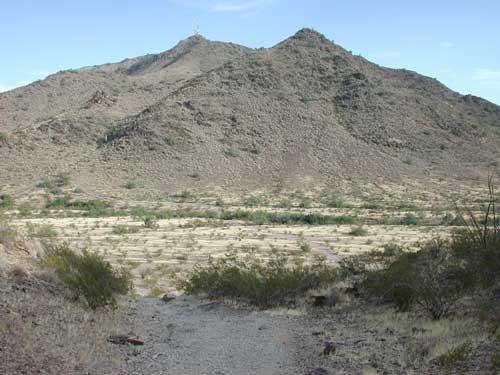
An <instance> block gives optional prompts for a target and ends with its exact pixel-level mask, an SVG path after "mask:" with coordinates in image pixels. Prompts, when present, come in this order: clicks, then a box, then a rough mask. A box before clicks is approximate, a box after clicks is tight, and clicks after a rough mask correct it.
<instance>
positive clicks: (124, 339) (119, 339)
mask: <svg viewBox="0 0 500 375" xmlns="http://www.w3.org/2000/svg"><path fill="white" fill-rule="evenodd" d="M108 342H110V343H112V344H116V345H127V344H132V345H136V346H138V345H144V341H141V340H137V339H133V338H131V337H129V336H126V335H115V336H109V337H108Z"/></svg>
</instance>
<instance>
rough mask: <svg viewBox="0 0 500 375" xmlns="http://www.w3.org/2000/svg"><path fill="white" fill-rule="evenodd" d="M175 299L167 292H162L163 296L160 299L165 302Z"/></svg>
mask: <svg viewBox="0 0 500 375" xmlns="http://www.w3.org/2000/svg"><path fill="white" fill-rule="evenodd" d="M173 299H175V297H170V296H169V295H168V294H164V295H163V297H161V300H162V301H163V302H165V303H167V302H170V301H172V300H173Z"/></svg>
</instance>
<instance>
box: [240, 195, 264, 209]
mask: <svg viewBox="0 0 500 375" xmlns="http://www.w3.org/2000/svg"><path fill="white" fill-rule="evenodd" d="M262 203H263V202H262V199H261V198H259V197H248V198H247V199H245V201H244V202H243V204H244V205H245V206H248V207H255V206H260V205H262Z"/></svg>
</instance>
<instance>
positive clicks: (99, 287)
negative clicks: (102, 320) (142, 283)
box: [44, 244, 132, 309]
mask: <svg viewBox="0 0 500 375" xmlns="http://www.w3.org/2000/svg"><path fill="white" fill-rule="evenodd" d="M44 263H45V264H46V265H47V266H49V267H51V268H54V269H55V271H56V274H57V276H58V277H59V279H60V280H61V281H62V283H63V284H64V285H65V286H66V287H68V288H69V289H70V290H71V291H72V292H73V293H74V294H75V297H78V298H80V297H83V298H84V299H85V301H86V303H87V304H88V306H89V307H90V308H91V309H97V308H99V307H102V306H106V305H111V306H115V305H116V298H115V297H116V295H117V294H127V293H128V292H129V290H130V289H131V288H132V278H131V275H130V274H129V272H128V271H126V270H124V269H120V270H117V269H114V268H113V267H112V266H111V264H110V263H109V262H107V261H105V260H104V258H103V257H102V256H101V255H99V254H97V253H92V252H89V251H86V250H84V251H83V252H82V254H77V253H76V252H74V251H73V250H71V249H70V248H69V247H68V246H67V245H66V244H63V245H54V246H53V247H52V248H50V249H48V251H47V252H46V254H45V257H44Z"/></svg>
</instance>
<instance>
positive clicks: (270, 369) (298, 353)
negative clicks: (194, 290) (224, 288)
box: [121, 296, 323, 375]
mask: <svg viewBox="0 0 500 375" xmlns="http://www.w3.org/2000/svg"><path fill="white" fill-rule="evenodd" d="M137 309H138V318H139V321H140V322H141V324H142V327H141V328H140V329H141V331H142V332H137V333H138V334H139V336H140V337H141V338H143V339H144V340H145V346H144V347H143V348H142V349H141V350H140V352H139V354H138V355H137V356H132V357H130V359H129V361H128V363H127V364H126V365H125V366H124V368H123V369H122V372H121V373H122V374H169V375H177V374H179V375H180V374H182V375H190V374H193V375H194V374H196V375H203V374H207V375H208V374H210V375H214V374H224V375H231V374H234V375H236V374H238V375H242V374H257V375H260V374H262V375H274V374H276V375H279V374H287V375H293V374H301V375H304V374H309V373H311V374H312V373H314V372H312V371H314V369H316V368H317V367H319V366H320V363H319V362H321V361H322V360H323V359H322V358H321V355H320V349H321V348H320V347H319V345H318V342H317V341H316V342H315V341H314V337H313V336H312V334H311V328H310V327H308V326H307V324H304V322H303V319H302V318H300V317H290V316H276V315H271V314H269V313H266V312H255V311H250V310H242V309H233V308H230V307H228V306H224V305H223V304H221V303H218V302H211V303H210V302H200V301H197V300H196V299H194V298H191V297H184V296H181V297H178V298H176V299H175V300H173V301H170V302H167V303H165V302H163V301H159V300H152V299H144V300H142V301H139V302H138V306H137ZM315 362H316V363H315Z"/></svg>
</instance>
